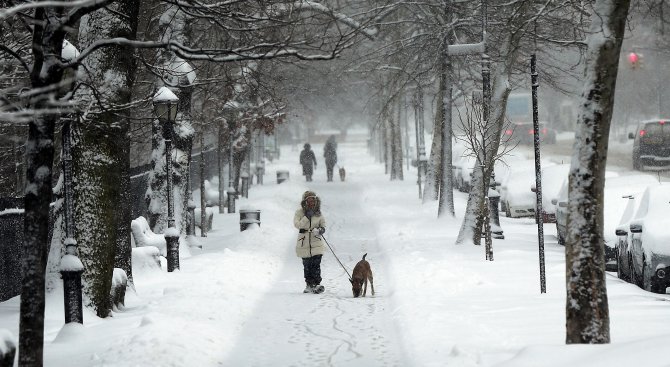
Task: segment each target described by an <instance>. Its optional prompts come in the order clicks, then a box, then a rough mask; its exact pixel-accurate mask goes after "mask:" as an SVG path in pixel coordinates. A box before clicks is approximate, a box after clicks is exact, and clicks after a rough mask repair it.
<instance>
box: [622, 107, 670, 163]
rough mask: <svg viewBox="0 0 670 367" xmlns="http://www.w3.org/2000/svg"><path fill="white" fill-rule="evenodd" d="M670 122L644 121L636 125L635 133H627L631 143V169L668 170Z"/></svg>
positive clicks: (662, 120)
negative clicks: (632, 140)
mask: <svg viewBox="0 0 670 367" xmlns="http://www.w3.org/2000/svg"><path fill="white" fill-rule="evenodd" d="M668 125H670V120H668V119H655V120H646V121H642V122H641V123H639V124H638V127H637V133H636V134H633V133H629V135H628V138H629V139H635V140H634V142H633V169H636V170H639V171H642V170H645V169H653V170H665V169H670V126H668Z"/></svg>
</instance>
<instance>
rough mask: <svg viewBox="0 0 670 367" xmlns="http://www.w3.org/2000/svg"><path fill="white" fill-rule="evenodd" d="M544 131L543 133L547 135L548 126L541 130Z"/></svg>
mask: <svg viewBox="0 0 670 367" xmlns="http://www.w3.org/2000/svg"><path fill="white" fill-rule="evenodd" d="M540 131H542V134H544V135H547V128H546V127H545V128H544V129H542V130H540Z"/></svg>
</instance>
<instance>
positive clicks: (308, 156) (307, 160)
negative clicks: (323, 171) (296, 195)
mask: <svg viewBox="0 0 670 367" xmlns="http://www.w3.org/2000/svg"><path fill="white" fill-rule="evenodd" d="M304 148H305V149H303V150H302V152H300V164H301V165H302V175H303V176H305V178H306V179H307V181H312V175H313V174H314V170H315V169H316V156H315V155H314V151H312V146H311V145H309V143H308V144H305V146H304Z"/></svg>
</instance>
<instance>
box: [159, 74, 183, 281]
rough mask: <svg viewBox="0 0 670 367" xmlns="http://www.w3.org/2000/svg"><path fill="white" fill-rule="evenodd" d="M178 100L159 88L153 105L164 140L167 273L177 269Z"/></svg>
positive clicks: (169, 92) (173, 95)
mask: <svg viewBox="0 0 670 367" xmlns="http://www.w3.org/2000/svg"><path fill="white" fill-rule="evenodd" d="M178 102H179V98H177V96H176V95H175V94H174V93H172V91H171V90H170V89H169V88H167V87H161V88H160V89H159V90H158V92H156V94H155V95H154V98H153V104H154V112H155V113H156V117H158V120H159V121H160V122H161V125H162V126H161V127H162V130H163V139H164V140H165V166H166V167H165V174H166V175H167V184H166V187H167V204H168V213H167V225H168V228H167V229H166V230H165V243H166V245H167V267H168V269H167V270H168V272H172V271H174V270H175V269H179V231H178V230H177V228H176V227H175V224H174V210H173V203H172V201H173V198H172V131H173V130H174V126H173V124H174V121H175V119H176V117H177V103H178Z"/></svg>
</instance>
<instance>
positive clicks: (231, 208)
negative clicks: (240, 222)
mask: <svg viewBox="0 0 670 367" xmlns="http://www.w3.org/2000/svg"><path fill="white" fill-rule="evenodd" d="M235 199H237V191H235V188H234V187H232V186H231V187H229V188H228V213H235Z"/></svg>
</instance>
